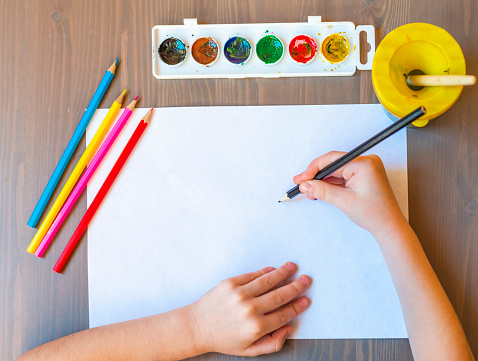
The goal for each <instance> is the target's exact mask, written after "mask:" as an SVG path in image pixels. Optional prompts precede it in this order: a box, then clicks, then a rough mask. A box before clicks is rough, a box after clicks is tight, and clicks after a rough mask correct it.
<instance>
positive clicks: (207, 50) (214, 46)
mask: <svg viewBox="0 0 478 361" xmlns="http://www.w3.org/2000/svg"><path fill="white" fill-rule="evenodd" d="M191 55H192V57H193V59H194V60H196V62H197V63H199V64H201V65H204V66H211V65H213V64H214V63H215V62H216V60H217V58H218V56H219V45H218V43H217V41H216V40H214V39H213V38H211V37H208V36H204V37H202V38H199V39H197V40H196V41H195V42H194V44H193V46H192V47H191Z"/></svg>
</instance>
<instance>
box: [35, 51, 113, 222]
mask: <svg viewBox="0 0 478 361" xmlns="http://www.w3.org/2000/svg"><path fill="white" fill-rule="evenodd" d="M117 64H118V59H116V61H115V62H114V64H113V65H111V66H110V67H109V68H108V70H107V71H106V73H105V75H104V76H103V79H102V80H101V82H100V85H98V88H97V89H96V92H95V94H94V95H93V98H92V99H91V101H90V104H88V107H87V108H86V111H85V113H84V114H83V116H82V117H81V120H80V122H79V123H78V126H77V127H76V129H75V132H74V133H73V136H72V137H71V139H70V142H69V143H68V145H67V146H66V149H65V151H64V152H63V155H62V156H61V158H60V161H59V162H58V165H57V166H56V168H55V170H54V171H53V174H52V175H51V177H50V180H49V181H48V184H47V185H46V187H45V190H44V191H43V193H42V195H41V197H40V200H39V201H38V203H37V205H36V206H35V209H34V210H33V213H32V215H31V216H30V219H29V220H28V223H27V224H28V225H29V226H30V227H32V228H35V227H36V225H37V223H38V220H39V219H40V217H41V215H42V213H43V211H44V210H45V207H46V205H47V203H48V201H49V200H50V197H51V195H52V193H53V191H54V190H55V188H56V185H57V184H58V181H59V180H60V178H61V175H62V174H63V172H64V171H65V168H66V166H67V164H68V162H69V161H70V159H71V156H72V155H73V152H74V151H75V149H76V147H77V146H78V143H79V142H80V139H81V137H82V136H83V134H84V133H85V130H86V127H87V126H88V124H89V123H90V120H91V118H92V117H93V114H94V113H95V110H96V108H98V105H99V104H100V101H101V99H102V98H103V95H104V94H105V92H106V89H108V86H109V85H110V83H111V80H112V79H113V76H114V74H115V71H116V65H117Z"/></svg>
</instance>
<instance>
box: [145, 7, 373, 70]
mask: <svg viewBox="0 0 478 361" xmlns="http://www.w3.org/2000/svg"><path fill="white" fill-rule="evenodd" d="M361 32H366V34H367V36H366V40H363V38H362V40H360V36H359V35H360V33H361ZM300 34H307V35H308V36H309V37H311V38H312V39H313V40H314V42H315V44H316V48H315V51H316V53H315V58H314V59H313V60H312V61H310V62H307V60H308V59H306V60H305V61H304V60H302V59H301V60H302V61H304V62H297V61H295V60H293V59H292V58H291V56H290V55H289V54H288V51H289V43H290V41H291V40H292V39H293V38H294V37H296V36H297V35H300ZM331 34H340V35H342V36H344V37H345V38H346V39H347V41H348V43H349V45H350V52H349V54H348V56H347V57H346V59H345V60H344V61H342V62H341V63H340V64H332V63H329V62H328V61H326V60H325V59H324V57H323V56H322V55H321V49H320V45H321V44H322V42H323V41H324V40H325V39H326V38H327V37H328V36H329V35H331ZM151 35H152V50H153V51H152V72H153V75H154V76H155V77H156V78H157V79H209V78H226V79H239V78H284V77H311V76H350V75H353V74H355V72H356V71H357V69H359V70H370V69H371V68H372V59H373V55H374V53H375V28H374V27H373V26H372V25H359V26H356V25H355V24H354V23H352V22H350V21H341V22H322V19H321V17H320V16H309V18H308V21H307V22H296V23H257V24H251V23H244V24H198V21H197V19H184V25H183V24H178V25H157V26H154V27H153V29H152V34H151ZM269 36H273V37H275V38H277V39H279V40H280V41H281V42H282V46H283V53H282V58H280V60H277V61H275V62H274V60H276V58H275V57H272V56H271V57H269V56H268V54H267V52H265V51H263V50H262V49H261V46H260V45H261V44H262V43H263V42H265V40H267V39H274V38H272V37H269ZM234 37H236V38H244V39H246V40H247V41H248V43H247V44H249V46H250V52H249V46H248V47H247V49H245V48H244V49H245V50H246V51H245V53H246V54H245V56H243V57H241V58H236V57H233V56H232V55H233V54H232V52H231V51H227V48H228V47H229V45H230V44H228V46H226V47H225V44H226V43H227V42H228V41H230V40H231V39H232V38H234ZM169 38H175V39H180V40H181V41H182V43H183V44H184V45H185V52H186V57H185V58H184V60H182V61H180V62H177V63H178V64H181V65H180V66H174V65H170V64H175V62H173V61H168V62H167V63H169V64H167V63H166V62H164V61H163V60H162V58H161V57H160V55H159V52H158V48H159V46H160V44H162V43H163V42H164V41H165V40H166V39H169ZM201 38H211V39H214V41H215V42H216V43H217V45H218V53H217V57H216V59H215V60H214V61H211V62H210V63H209V62H208V60H209V59H212V57H211V58H208V59H206V60H205V61H204V60H200V59H199V57H198V56H193V52H192V50H193V45H194V44H195V43H196V41H198V39H201ZM263 38H265V39H264V40H261V39H263ZM201 41H204V40H201ZM231 43H232V41H231ZM360 43H362V44H363V45H362V46H364V45H365V46H367V45H368V47H369V48H370V51H369V52H368V53H367V61H366V62H365V63H364V64H362V63H361V62H360V56H359V55H358V54H360V47H361V44H360ZM366 43H368V44H366ZM199 44H200V42H199V41H198V43H197V45H199ZM243 45H244V44H243ZM258 45H259V47H258ZM244 49H240V50H244ZM194 50H196V49H194ZM225 50H226V51H225ZM248 53H249V56H247V54H248ZM180 60H181V59H180ZM198 60H199V61H198ZM233 64H239V65H235V66H231V65H233ZM303 64H307V65H306V66H304V65H303Z"/></svg>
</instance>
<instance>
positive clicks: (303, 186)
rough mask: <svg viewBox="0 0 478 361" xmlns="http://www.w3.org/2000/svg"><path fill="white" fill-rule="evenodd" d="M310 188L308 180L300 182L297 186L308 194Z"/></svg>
mask: <svg viewBox="0 0 478 361" xmlns="http://www.w3.org/2000/svg"><path fill="white" fill-rule="evenodd" d="M310 188H312V184H310V182H302V183H301V184H300V186H299V189H300V191H301V192H302V193H304V194H309V192H310Z"/></svg>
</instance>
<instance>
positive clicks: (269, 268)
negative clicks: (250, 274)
mask: <svg viewBox="0 0 478 361" xmlns="http://www.w3.org/2000/svg"><path fill="white" fill-rule="evenodd" d="M273 270H275V268H274V267H267V268H266V272H272V271H273Z"/></svg>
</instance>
